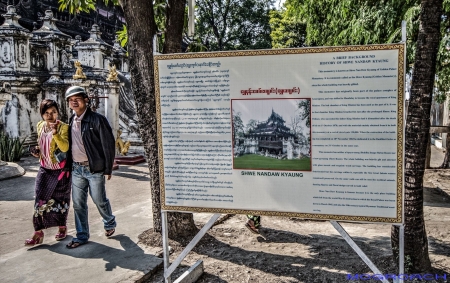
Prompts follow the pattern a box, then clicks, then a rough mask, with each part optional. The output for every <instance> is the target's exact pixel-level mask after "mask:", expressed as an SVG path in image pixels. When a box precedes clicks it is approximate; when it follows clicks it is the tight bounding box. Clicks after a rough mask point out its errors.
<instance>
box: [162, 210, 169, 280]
mask: <svg viewBox="0 0 450 283" xmlns="http://www.w3.org/2000/svg"><path fill="white" fill-rule="evenodd" d="M161 220H162V241H163V252H164V283H172V278H171V276H170V274H169V275H168V276H167V278H166V277H165V274H166V270H167V269H168V268H169V265H170V261H169V256H170V254H169V231H168V229H167V211H161Z"/></svg>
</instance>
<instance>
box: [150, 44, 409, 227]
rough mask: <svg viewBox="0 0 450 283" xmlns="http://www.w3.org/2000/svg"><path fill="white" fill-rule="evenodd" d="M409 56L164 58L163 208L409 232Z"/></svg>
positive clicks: (160, 111) (398, 47) (158, 59)
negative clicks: (394, 226) (387, 226)
mask: <svg viewBox="0 0 450 283" xmlns="http://www.w3.org/2000/svg"><path fill="white" fill-rule="evenodd" d="M404 52H405V46H404V45H403V44H389V45H369V46H344V47H321V48H302V49H278V50H277V49H275V50H259V51H236V52H216V53H189V54H170V55H157V56H155V81H156V96H157V116H158V141H159V158H160V178H161V197H162V208H163V209H164V210H178V211H197V212H214V213H240V214H261V215H278V216H295V217H303V218H313V219H330V220H349V221H361V222H385V223H401V222H402V221H403V217H402V203H403V107H404V105H403V103H404V102H403V101H404V97H403V93H404V72H405V70H404Z"/></svg>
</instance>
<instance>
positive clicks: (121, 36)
mask: <svg viewBox="0 0 450 283" xmlns="http://www.w3.org/2000/svg"><path fill="white" fill-rule="evenodd" d="M116 34H117V39H118V40H119V43H120V46H122V47H125V46H127V43H128V30H127V26H126V25H123V26H122V30H119V31H117V32H116Z"/></svg>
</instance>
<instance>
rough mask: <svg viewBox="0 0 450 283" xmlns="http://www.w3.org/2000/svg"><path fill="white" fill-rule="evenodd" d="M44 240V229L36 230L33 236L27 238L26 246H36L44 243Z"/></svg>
mask: <svg viewBox="0 0 450 283" xmlns="http://www.w3.org/2000/svg"><path fill="white" fill-rule="evenodd" d="M43 241H44V231H42V230H41V231H36V232H34V235H33V238H31V239H26V240H25V246H34V245H39V244H42V242H43Z"/></svg>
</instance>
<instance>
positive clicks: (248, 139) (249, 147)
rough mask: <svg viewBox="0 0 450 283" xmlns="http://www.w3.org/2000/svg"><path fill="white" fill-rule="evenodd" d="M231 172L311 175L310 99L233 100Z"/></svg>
mask: <svg viewBox="0 0 450 283" xmlns="http://www.w3.org/2000/svg"><path fill="white" fill-rule="evenodd" d="M231 108H232V113H233V114H232V115H233V116H232V118H233V132H232V134H233V169H246V170H252V169H253V170H284V171H311V100H310V99H233V100H232V101H231Z"/></svg>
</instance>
